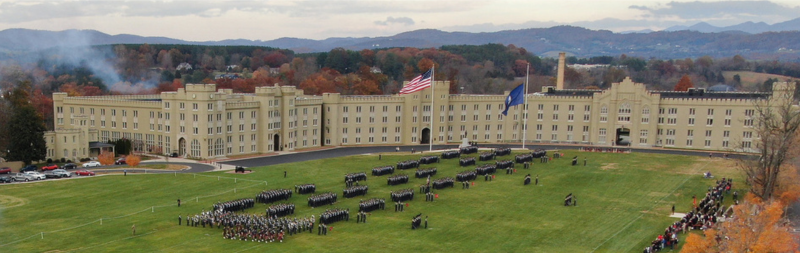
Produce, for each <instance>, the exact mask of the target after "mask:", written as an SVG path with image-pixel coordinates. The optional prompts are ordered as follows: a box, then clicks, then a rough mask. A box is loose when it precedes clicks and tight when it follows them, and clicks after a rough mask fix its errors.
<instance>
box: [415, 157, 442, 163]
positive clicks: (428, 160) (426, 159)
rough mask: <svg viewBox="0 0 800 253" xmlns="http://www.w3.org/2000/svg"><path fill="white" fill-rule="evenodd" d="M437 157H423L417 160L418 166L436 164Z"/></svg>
mask: <svg viewBox="0 0 800 253" xmlns="http://www.w3.org/2000/svg"><path fill="white" fill-rule="evenodd" d="M438 162H439V157H438V156H423V157H420V158H419V163H420V164H431V163H438Z"/></svg>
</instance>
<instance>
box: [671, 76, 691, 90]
mask: <svg viewBox="0 0 800 253" xmlns="http://www.w3.org/2000/svg"><path fill="white" fill-rule="evenodd" d="M689 88H694V83H692V79H691V78H689V75H683V77H681V80H680V81H678V84H676V85H675V91H688V90H689Z"/></svg>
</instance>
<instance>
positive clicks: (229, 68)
mask: <svg viewBox="0 0 800 253" xmlns="http://www.w3.org/2000/svg"><path fill="white" fill-rule="evenodd" d="M237 68H239V65H228V66H227V67H226V68H225V69H226V70H227V71H229V72H230V71H233V70H235V69H237Z"/></svg>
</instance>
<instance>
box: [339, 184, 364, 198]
mask: <svg viewBox="0 0 800 253" xmlns="http://www.w3.org/2000/svg"><path fill="white" fill-rule="evenodd" d="M368 190H369V186H366V185H356V186H352V187H349V188H347V189H344V190H342V195H344V197H345V198H352V197H355V196H362V195H367V191H368Z"/></svg>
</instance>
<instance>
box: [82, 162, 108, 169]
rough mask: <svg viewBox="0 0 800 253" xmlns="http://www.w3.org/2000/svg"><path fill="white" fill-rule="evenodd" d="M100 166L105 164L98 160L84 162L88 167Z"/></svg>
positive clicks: (84, 165)
mask: <svg viewBox="0 0 800 253" xmlns="http://www.w3.org/2000/svg"><path fill="white" fill-rule="evenodd" d="M100 166H103V165H102V164H100V162H98V161H91V162H85V163H83V167H84V168H86V167H100Z"/></svg>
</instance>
